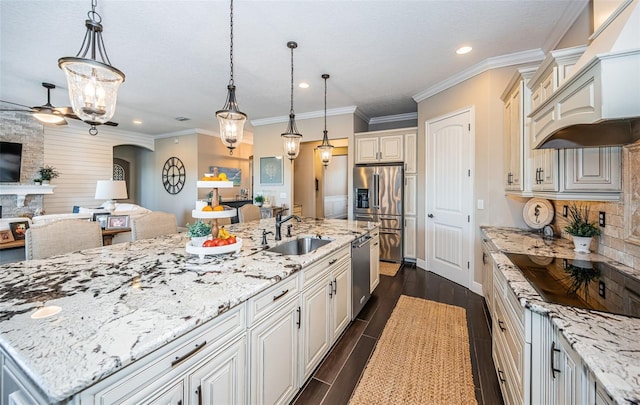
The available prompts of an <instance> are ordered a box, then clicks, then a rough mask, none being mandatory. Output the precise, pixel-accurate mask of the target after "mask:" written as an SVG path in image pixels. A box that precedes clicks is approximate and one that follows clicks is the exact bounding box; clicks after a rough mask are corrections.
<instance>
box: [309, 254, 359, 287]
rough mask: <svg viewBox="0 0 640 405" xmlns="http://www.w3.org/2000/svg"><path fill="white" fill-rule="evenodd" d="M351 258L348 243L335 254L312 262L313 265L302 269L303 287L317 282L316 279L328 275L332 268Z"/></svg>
mask: <svg viewBox="0 0 640 405" xmlns="http://www.w3.org/2000/svg"><path fill="white" fill-rule="evenodd" d="M350 259H351V254H350V251H349V245H347V246H345V247H343V248H341V249H340V250H338V251H337V252H335V253H334V254H332V255H329V256H327V257H324V258H322V259H320V260H319V261H317V262H315V263H313V264H311V266H309V267H306V268H304V269H302V288H305V287H307V286H309V285H311V284H313V283H315V282H316V280H318V279H320V278H322V277H324V276H326V275H327V272H328V271H329V269H330V268H334V266H339V265H341V264H342V263H343V262H344V261H348V260H350Z"/></svg>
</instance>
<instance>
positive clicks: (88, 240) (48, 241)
mask: <svg viewBox="0 0 640 405" xmlns="http://www.w3.org/2000/svg"><path fill="white" fill-rule="evenodd" d="M101 246H102V230H101V229H100V224H99V223H98V222H91V221H86V220H80V219H63V220H60V221H55V222H50V223H48V224H44V225H39V226H38V225H34V226H32V227H31V228H29V229H27V233H26V234H25V256H26V258H27V260H32V259H44V258H47V257H49V256H54V255H60V254H64V253H70V252H76V251H78V250H84V249H91V248H96V247H101Z"/></svg>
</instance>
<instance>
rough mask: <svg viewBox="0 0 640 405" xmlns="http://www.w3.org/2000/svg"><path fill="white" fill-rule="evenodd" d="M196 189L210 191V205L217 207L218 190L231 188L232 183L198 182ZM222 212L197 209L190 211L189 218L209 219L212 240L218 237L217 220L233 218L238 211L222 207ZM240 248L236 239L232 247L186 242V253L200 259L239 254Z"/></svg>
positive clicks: (240, 241)
mask: <svg viewBox="0 0 640 405" xmlns="http://www.w3.org/2000/svg"><path fill="white" fill-rule="evenodd" d="M197 187H198V188H207V189H212V191H213V196H212V198H211V201H212V204H214V206H215V205H217V204H218V202H219V201H220V199H219V193H218V189H221V188H232V187H233V182H232V181H217V180H206V181H205V180H199V181H198V183H197ZM223 207H224V210H223V211H202V210H199V209H194V210H192V211H191V216H192V217H193V218H197V219H209V220H212V221H213V224H212V226H211V235H212V237H213V238H215V237H217V236H218V231H219V229H220V226H219V223H218V220H219V219H221V218H233V217H235V216H236V215H237V214H238V210H237V209H236V208H231V207H227V206H223ZM241 247H242V239H240V238H236V243H234V244H232V245H225V246H212V247H201V246H193V245H192V244H191V241H189V242H187V246H186V248H187V252H188V253H193V254H197V255H199V256H200V258H201V259H203V258H204V256H205V255H218V254H223V253H231V252H239V251H240V248H241Z"/></svg>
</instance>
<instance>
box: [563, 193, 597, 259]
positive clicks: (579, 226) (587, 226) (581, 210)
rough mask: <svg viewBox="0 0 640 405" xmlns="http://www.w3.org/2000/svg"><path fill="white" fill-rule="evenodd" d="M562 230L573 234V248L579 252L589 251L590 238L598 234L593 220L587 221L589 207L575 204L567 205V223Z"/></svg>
mask: <svg viewBox="0 0 640 405" xmlns="http://www.w3.org/2000/svg"><path fill="white" fill-rule="evenodd" d="M564 230H565V231H566V232H567V233H568V234H569V235H571V236H573V244H574V246H575V248H574V249H573V250H574V251H576V252H579V253H589V246H590V245H591V239H592V238H593V237H594V236H598V235H600V228H599V227H598V226H597V225H596V224H595V222H589V208H588V207H586V206H585V207H578V206H577V205H575V204H573V205H571V206H569V225H567V226H566V227H565V228H564Z"/></svg>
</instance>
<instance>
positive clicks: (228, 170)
mask: <svg viewBox="0 0 640 405" xmlns="http://www.w3.org/2000/svg"><path fill="white" fill-rule="evenodd" d="M209 173H211V174H213V175H214V177H215V176H217V175H219V174H221V173H224V174H225V175H226V176H227V180H228V181H232V182H233V185H234V186H235V187H240V184H241V183H242V169H237V168H233V167H220V166H209Z"/></svg>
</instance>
